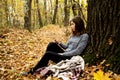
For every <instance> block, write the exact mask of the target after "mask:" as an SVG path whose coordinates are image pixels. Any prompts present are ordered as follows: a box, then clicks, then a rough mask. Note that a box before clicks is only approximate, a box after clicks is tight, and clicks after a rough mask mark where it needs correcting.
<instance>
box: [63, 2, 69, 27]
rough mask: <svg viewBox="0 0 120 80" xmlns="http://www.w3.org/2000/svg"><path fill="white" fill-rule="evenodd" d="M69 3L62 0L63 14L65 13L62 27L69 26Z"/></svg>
mask: <svg viewBox="0 0 120 80" xmlns="http://www.w3.org/2000/svg"><path fill="white" fill-rule="evenodd" d="M69 2H70V1H68V0H64V12H65V17H64V26H68V25H69V18H70V5H69ZM67 3H68V4H67Z"/></svg>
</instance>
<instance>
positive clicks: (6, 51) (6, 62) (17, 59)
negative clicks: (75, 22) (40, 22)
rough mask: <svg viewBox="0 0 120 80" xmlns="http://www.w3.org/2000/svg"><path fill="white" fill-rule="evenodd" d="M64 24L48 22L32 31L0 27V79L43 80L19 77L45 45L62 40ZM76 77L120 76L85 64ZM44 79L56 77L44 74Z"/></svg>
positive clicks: (107, 79)
mask: <svg viewBox="0 0 120 80" xmlns="http://www.w3.org/2000/svg"><path fill="white" fill-rule="evenodd" d="M66 30H67V29H66V28H65V27H59V26H56V25H48V26H45V27H43V28H41V29H36V30H34V31H33V32H32V33H30V32H28V31H27V30H24V29H17V28H4V29H0V80H43V79H42V78H40V77H39V76H36V77H35V76H32V75H28V76H21V75H20V73H21V72H23V71H28V70H29V69H30V68H32V67H33V66H34V65H35V64H36V63H37V62H38V61H39V60H40V58H41V57H42V55H43V54H44V52H45V49H46V46H47V44H48V43H49V42H52V41H54V40H55V39H57V40H60V41H62V42H64V43H65V42H66V40H67V39H68V37H69V30H68V31H66ZM79 79H80V80H120V75H117V74H115V73H113V72H112V71H109V72H106V73H104V72H103V70H102V67H101V65H97V66H91V67H88V66H87V65H85V70H84V72H83V74H82V76H81V77H80V78H79ZM45 80H60V79H57V78H53V77H51V76H48V77H47V79H45Z"/></svg>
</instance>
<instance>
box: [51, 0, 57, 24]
mask: <svg viewBox="0 0 120 80" xmlns="http://www.w3.org/2000/svg"><path fill="white" fill-rule="evenodd" d="M57 10H58V0H56V5H55V10H54V16H53V20H52V24H55V23H56V17H57Z"/></svg>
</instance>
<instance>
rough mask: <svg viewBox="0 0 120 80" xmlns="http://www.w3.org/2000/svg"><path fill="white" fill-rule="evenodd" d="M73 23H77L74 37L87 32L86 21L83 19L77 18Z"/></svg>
mask: <svg viewBox="0 0 120 80" xmlns="http://www.w3.org/2000/svg"><path fill="white" fill-rule="evenodd" d="M71 21H73V22H74V23H75V31H73V35H81V34H83V33H85V32H86V30H85V26H84V21H83V20H82V19H81V17H79V16H76V17H74V18H73V19H72V20H71ZM71 21H70V22H71Z"/></svg>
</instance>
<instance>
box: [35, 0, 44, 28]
mask: <svg viewBox="0 0 120 80" xmlns="http://www.w3.org/2000/svg"><path fill="white" fill-rule="evenodd" d="M36 2H37V11H38V20H39V26H40V27H43V22H42V17H41V14H40V8H39V4H38V3H39V2H38V0H37V1H36Z"/></svg>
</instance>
